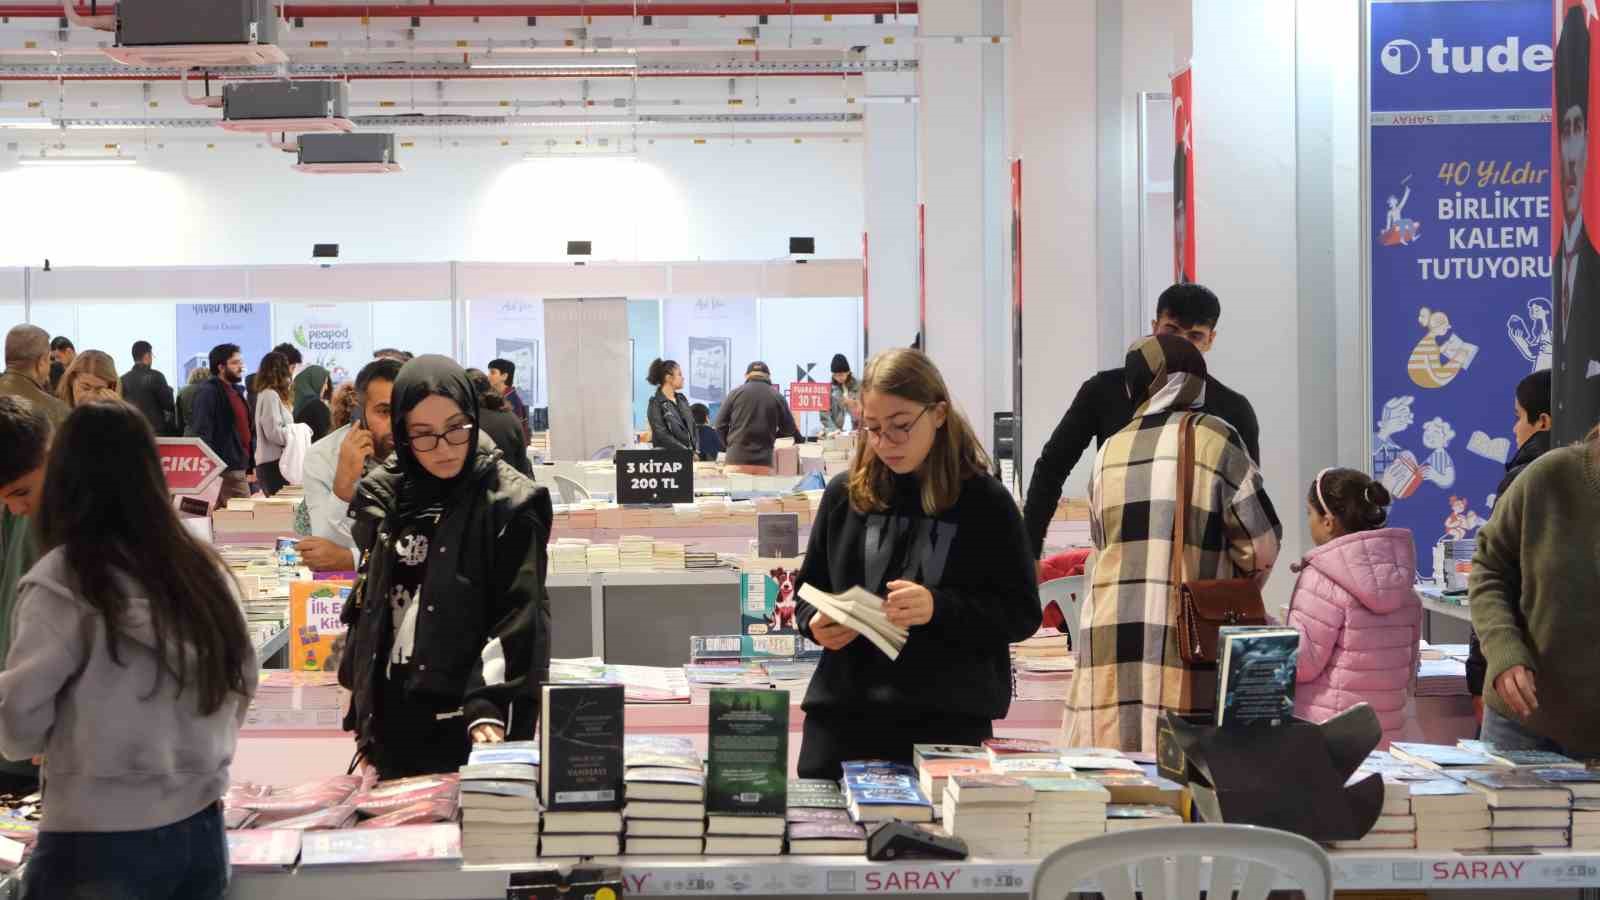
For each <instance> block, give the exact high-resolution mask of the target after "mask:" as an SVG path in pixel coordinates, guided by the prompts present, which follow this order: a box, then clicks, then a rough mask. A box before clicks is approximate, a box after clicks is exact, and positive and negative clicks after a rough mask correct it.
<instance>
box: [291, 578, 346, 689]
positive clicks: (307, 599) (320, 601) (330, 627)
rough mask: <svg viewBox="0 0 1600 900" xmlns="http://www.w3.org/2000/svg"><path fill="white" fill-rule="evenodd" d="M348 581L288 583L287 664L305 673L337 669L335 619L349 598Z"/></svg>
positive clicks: (338, 628) (339, 632)
mask: <svg viewBox="0 0 1600 900" xmlns="http://www.w3.org/2000/svg"><path fill="white" fill-rule="evenodd" d="M350 588H351V584H350V582H348V581H295V582H291V583H290V585H289V628H290V631H289V664H290V665H291V666H292V667H293V668H296V669H299V670H301V671H305V672H337V671H338V670H339V657H340V655H341V654H343V653H344V644H345V626H344V623H342V622H340V621H339V616H340V614H341V613H342V612H343V611H344V604H345V601H347V600H349V599H350Z"/></svg>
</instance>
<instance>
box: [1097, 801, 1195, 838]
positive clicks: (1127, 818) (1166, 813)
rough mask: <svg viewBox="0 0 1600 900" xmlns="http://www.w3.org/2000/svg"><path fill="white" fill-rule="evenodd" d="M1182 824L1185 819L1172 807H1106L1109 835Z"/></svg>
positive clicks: (1119, 805) (1138, 804)
mask: <svg viewBox="0 0 1600 900" xmlns="http://www.w3.org/2000/svg"><path fill="white" fill-rule="evenodd" d="M1182 824H1183V817H1182V816H1180V815H1178V813H1177V812H1176V811H1175V810H1173V809H1172V807H1170V806H1158V805H1155V804H1148V803H1111V804H1107V805H1106V833H1107V834H1116V833H1117V832H1119V831H1136V830H1138V829H1141V828H1163V827H1166V826H1168V825H1182Z"/></svg>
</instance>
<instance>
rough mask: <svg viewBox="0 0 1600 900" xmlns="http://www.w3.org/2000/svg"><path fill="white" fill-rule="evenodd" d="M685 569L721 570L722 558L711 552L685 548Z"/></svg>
mask: <svg viewBox="0 0 1600 900" xmlns="http://www.w3.org/2000/svg"><path fill="white" fill-rule="evenodd" d="M683 567H684V568H685V569H717V568H721V567H722V557H720V556H718V555H717V554H716V553H714V552H712V551H710V550H694V549H689V548H685V549H684V551H683Z"/></svg>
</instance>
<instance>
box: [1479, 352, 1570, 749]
mask: <svg viewBox="0 0 1600 900" xmlns="http://www.w3.org/2000/svg"><path fill="white" fill-rule="evenodd" d="M1554 381H1555V378H1554V376H1553V375H1552V374H1551V373H1550V370H1549V369H1544V370H1542V371H1538V372H1535V373H1533V374H1532V375H1529V376H1528V377H1527V378H1524V379H1522V381H1521V382H1520V383H1518V384H1517V398H1516V399H1515V400H1513V401H1511V402H1512V408H1513V410H1514V411H1515V413H1516V421H1515V422H1514V423H1513V424H1512V426H1511V433H1512V435H1513V436H1514V437H1515V438H1516V439H1517V453H1516V455H1515V456H1513V457H1512V458H1511V461H1510V462H1508V463H1506V476H1505V477H1504V478H1502V479H1500V486H1499V487H1497V488H1495V490H1494V496H1495V498H1496V499H1497V500H1498V499H1499V498H1500V497H1503V496H1505V493H1506V491H1508V490H1511V482H1513V481H1516V480H1517V476H1518V475H1521V474H1522V470H1523V469H1526V468H1527V467H1529V466H1531V465H1533V461H1534V460H1536V459H1538V458H1539V457H1541V456H1543V455H1545V454H1546V453H1549V452H1550V445H1551V442H1550V428H1551V425H1552V424H1553V423H1552V422H1551V419H1550V395H1551V388H1552V386H1553V385H1554ZM1488 671H1489V661H1488V660H1486V659H1484V656H1483V647H1481V646H1480V645H1479V644H1478V632H1477V631H1476V630H1474V631H1473V632H1472V634H1471V640H1470V641H1469V646H1468V648H1467V691H1468V693H1470V694H1472V709H1473V711H1474V712H1475V713H1476V714H1477V716H1478V724H1480V725H1481V724H1483V680H1484V676H1485V675H1486V674H1487V673H1488Z"/></svg>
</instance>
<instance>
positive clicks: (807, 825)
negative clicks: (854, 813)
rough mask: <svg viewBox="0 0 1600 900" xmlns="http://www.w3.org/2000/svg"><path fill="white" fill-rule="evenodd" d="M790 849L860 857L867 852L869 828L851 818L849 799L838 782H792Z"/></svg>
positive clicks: (803, 853)
mask: <svg viewBox="0 0 1600 900" xmlns="http://www.w3.org/2000/svg"><path fill="white" fill-rule="evenodd" d="M788 803H789V809H788V816H787V819H788V850H789V853H791V854H793V855H796V856H811V855H829V856H835V855H837V856H860V855H863V854H865V853H866V852H867V832H866V829H864V828H862V827H861V826H860V825H857V824H856V823H855V822H852V821H851V820H850V811H849V809H848V808H847V807H848V806H849V801H847V800H845V796H844V793H843V792H842V791H840V790H839V784H838V782H834V781H826V780H815V779H800V780H798V781H790V782H789V798H788Z"/></svg>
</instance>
